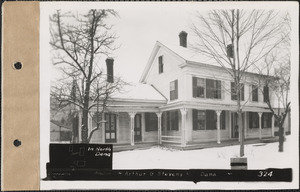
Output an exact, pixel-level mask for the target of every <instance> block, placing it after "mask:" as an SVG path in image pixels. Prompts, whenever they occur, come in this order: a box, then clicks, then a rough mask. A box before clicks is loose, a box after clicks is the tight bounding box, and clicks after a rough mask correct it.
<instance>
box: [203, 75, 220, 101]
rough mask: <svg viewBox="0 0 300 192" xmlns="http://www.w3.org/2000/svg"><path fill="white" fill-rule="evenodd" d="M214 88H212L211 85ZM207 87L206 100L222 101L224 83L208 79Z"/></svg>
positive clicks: (206, 81)
mask: <svg viewBox="0 0 300 192" xmlns="http://www.w3.org/2000/svg"><path fill="white" fill-rule="evenodd" d="M210 83H211V84H212V85H213V86H212V87H210V85H209V84H210ZM205 87H206V95H205V96H206V98H207V99H222V81H221V80H216V79H206V80H205Z"/></svg>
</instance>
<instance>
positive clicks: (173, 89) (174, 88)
mask: <svg viewBox="0 0 300 192" xmlns="http://www.w3.org/2000/svg"><path fill="white" fill-rule="evenodd" d="M175 99H178V80H175V81H172V82H171V83H170V100H171V101H172V100H175Z"/></svg>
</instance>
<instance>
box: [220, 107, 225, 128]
mask: <svg viewBox="0 0 300 192" xmlns="http://www.w3.org/2000/svg"><path fill="white" fill-rule="evenodd" d="M220 128H221V129H226V118H225V111H222V112H221V115H220Z"/></svg>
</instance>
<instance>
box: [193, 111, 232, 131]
mask: <svg viewBox="0 0 300 192" xmlns="http://www.w3.org/2000/svg"><path fill="white" fill-rule="evenodd" d="M216 129H217V114H216V112H215V111H213V110H196V109H193V130H216ZM220 129H226V120H225V112H224V111H223V112H222V113H221V114H220Z"/></svg>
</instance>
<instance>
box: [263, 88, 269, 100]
mask: <svg viewBox="0 0 300 192" xmlns="http://www.w3.org/2000/svg"><path fill="white" fill-rule="evenodd" d="M266 94H268V97H267V96H266ZM263 97H264V98H263V101H264V102H265V103H266V102H267V101H268V100H269V99H270V89H269V87H268V86H264V88H263Z"/></svg>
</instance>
